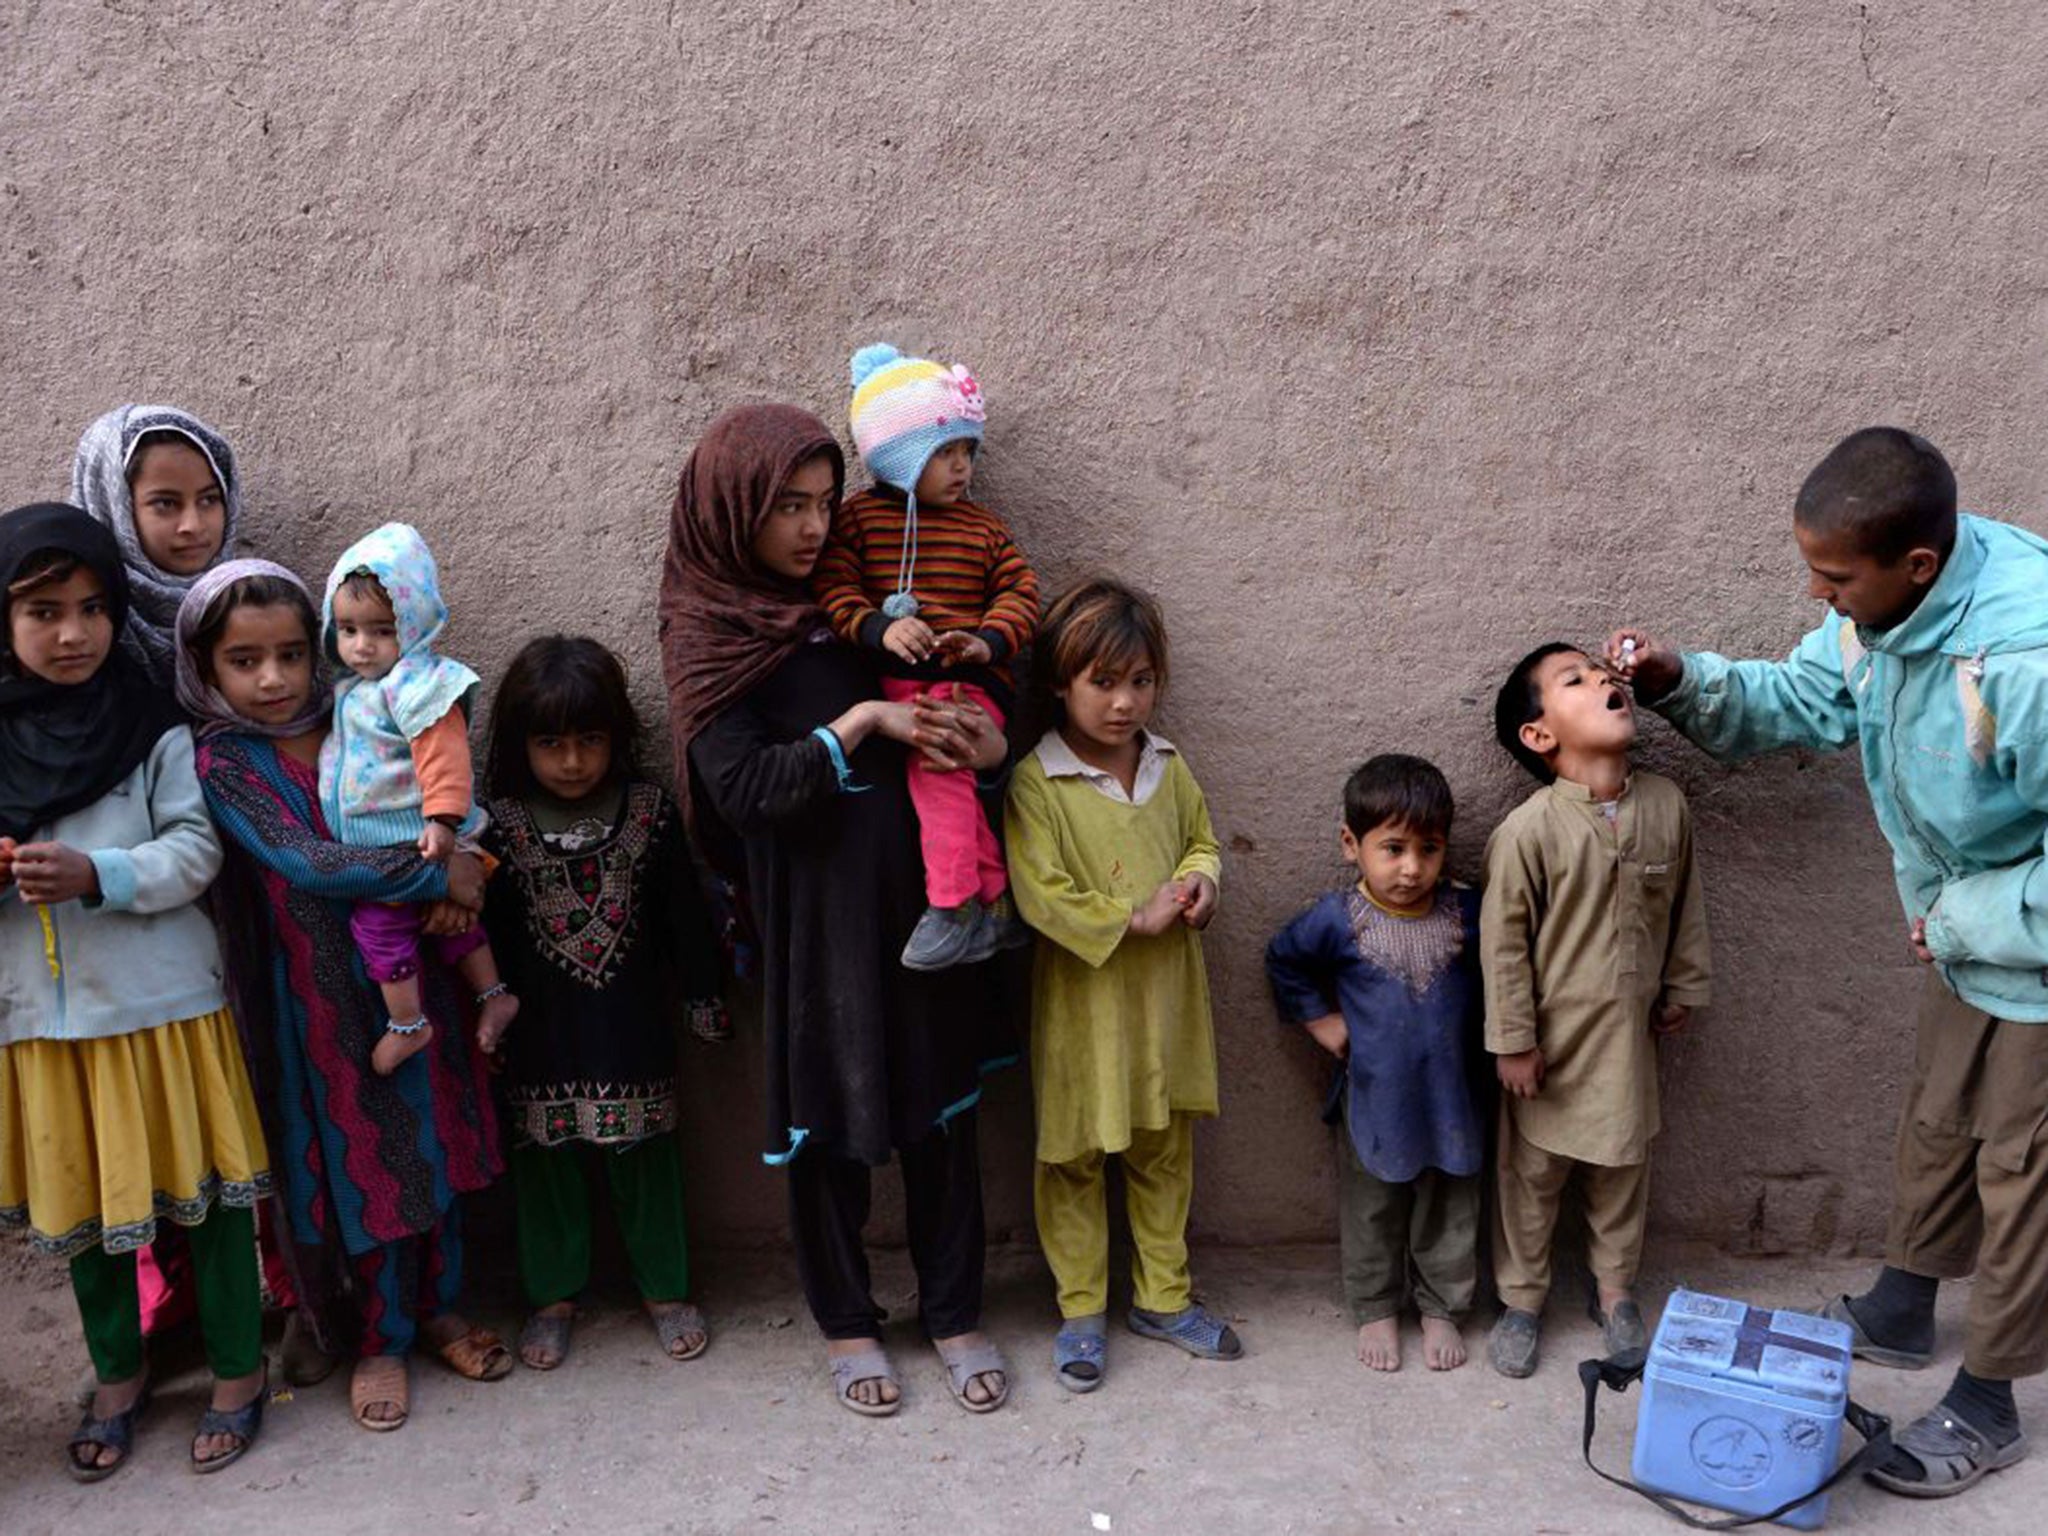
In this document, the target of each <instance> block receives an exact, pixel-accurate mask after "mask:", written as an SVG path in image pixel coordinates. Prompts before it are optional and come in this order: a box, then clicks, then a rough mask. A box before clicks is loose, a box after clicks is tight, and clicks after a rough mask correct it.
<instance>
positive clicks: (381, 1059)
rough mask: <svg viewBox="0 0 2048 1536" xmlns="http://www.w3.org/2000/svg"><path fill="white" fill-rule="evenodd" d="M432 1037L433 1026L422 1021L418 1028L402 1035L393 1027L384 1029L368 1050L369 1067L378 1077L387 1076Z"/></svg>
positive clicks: (415, 1053) (427, 1043) (426, 1045)
mask: <svg viewBox="0 0 2048 1536" xmlns="http://www.w3.org/2000/svg"><path fill="white" fill-rule="evenodd" d="M433 1039H434V1026H433V1025H431V1024H427V1023H425V1022H424V1021H422V1025H421V1027H420V1028H419V1029H416V1030H414V1031H413V1032H412V1033H411V1034H409V1035H402V1034H400V1033H399V1032H398V1031H397V1030H395V1029H386V1030H385V1031H384V1033H383V1035H382V1036H381V1037H380V1038H379V1039H378V1041H377V1044H376V1047H375V1048H374V1049H373V1050H372V1051H371V1052H370V1068H371V1070H372V1071H374V1072H375V1073H376V1074H377V1075H378V1076H379V1077H389V1076H390V1075H391V1074H392V1073H394V1072H396V1071H397V1070H398V1069H399V1068H400V1067H402V1066H404V1065H405V1063H406V1062H407V1061H408V1060H409V1059H411V1058H412V1057H413V1056H416V1055H418V1054H419V1053H420V1052H421V1051H423V1050H425V1049H426V1048H427V1047H428V1045H430V1044H431V1043H432V1042H433Z"/></svg>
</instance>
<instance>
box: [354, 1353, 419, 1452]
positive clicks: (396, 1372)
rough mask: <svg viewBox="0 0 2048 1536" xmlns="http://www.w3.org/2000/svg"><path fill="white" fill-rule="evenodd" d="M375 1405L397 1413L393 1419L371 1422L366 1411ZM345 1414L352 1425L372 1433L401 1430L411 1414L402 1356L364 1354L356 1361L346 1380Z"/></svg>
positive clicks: (409, 1384)
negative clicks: (346, 1404) (346, 1412)
mask: <svg viewBox="0 0 2048 1536" xmlns="http://www.w3.org/2000/svg"><path fill="white" fill-rule="evenodd" d="M379 1403H383V1404H385V1405H387V1406H389V1407H392V1408H396V1409H397V1410H398V1417H397V1418H395V1419H373V1418H371V1417H370V1416H369V1414H370V1410H371V1409H372V1408H375V1407H376V1406H377V1405H378V1404H379ZM348 1411H349V1413H350V1415H351V1416H352V1417H353V1418H354V1419H355V1421H356V1423H357V1424H359V1425H361V1426H362V1427H363V1428H364V1429H367V1430H369V1431H370V1432H371V1433H372V1434H380V1435H381V1434H388V1433H390V1431H392V1430H394V1429H402V1428H404V1427H405V1421H406V1420H407V1419H408V1418H409V1417H411V1415H412V1382H411V1381H410V1380H409V1379H408V1378H407V1376H406V1370H405V1357H404V1356H403V1355H365V1356H364V1357H363V1358H362V1359H360V1360H358V1361H357V1362H356V1368H355V1370H354V1371H353V1372H352V1373H351V1374H350V1376H349V1379H348Z"/></svg>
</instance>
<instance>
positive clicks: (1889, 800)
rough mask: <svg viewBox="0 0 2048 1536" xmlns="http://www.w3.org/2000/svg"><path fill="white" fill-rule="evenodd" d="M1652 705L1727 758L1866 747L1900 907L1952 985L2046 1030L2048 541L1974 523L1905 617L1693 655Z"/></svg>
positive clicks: (1966, 521) (1826, 626)
mask: <svg viewBox="0 0 2048 1536" xmlns="http://www.w3.org/2000/svg"><path fill="white" fill-rule="evenodd" d="M1651 707H1652V708H1654V709H1656V710H1657V711H1658V713H1660V714H1662V715H1663V716H1665V718H1666V719H1668V720H1670V721H1671V723H1672V724H1673V725H1675V726H1677V727H1678V729H1679V730H1681V731H1683V732H1684V733H1685V734H1686V735H1687V736H1689V737H1690V738H1691V739H1692V740H1693V741H1695V742H1696V743H1698V744H1699V745H1700V746H1701V747H1703V748H1705V749H1706V750H1707V751H1708V752H1711V753H1712V754H1713V755H1714V756H1716V757H1721V758H1736V757H1747V756H1750V755H1752V754H1755V753H1759V752H1769V751H1773V750H1775V749H1777V748H1780V747H1811V748H1815V749H1818V750H1821V751H1833V750H1835V749H1837V748H1841V747H1846V746H1847V745H1848V744H1849V743H1850V742H1852V741H1854V742H1860V743H1861V745H1862V748H1863V777H1864V779H1865V780H1866V781H1867V782H1868V783H1869V785H1870V801H1871V805H1872V806H1873V807H1874V808H1875V809H1876V811H1877V822H1878V825H1879V826H1880V827H1881V828H1882V829H1883V830H1884V835H1885V836H1886V837H1887V838H1888V839H1889V840H1890V841H1891V845H1892V869H1893V872H1894V874H1895V875H1896V877H1897V880H1898V885H1899V899H1900V900H1901V901H1902V902H1903V903H1904V904H1905V908H1906V916H1907V919H1908V920H1909V921H1910V920H1911V919H1914V918H1918V917H1925V918H1926V919H1927V947H1928V948H1929V949H1930V950H1932V951H1933V953H1934V956H1935V959H1936V960H1937V962H1938V963H1939V964H1940V966H1941V968H1942V974H1943V975H1944V976H1945V977H1946V978H1947V980H1948V983H1949V985H1950V986H1951V987H1953V988H1954V989H1955V992H1956V994H1957V996H1959V997H1961V998H1962V999H1963V1000H1964V1001H1965V1002H1967V1003H1968V1004H1970V1006H1971V1007H1973V1008H1981V1009H1983V1010H1984V1011H1985V1012H1986V1013H1990V1014H1995V1015H1996V1016H1998V1017H1999V1018H2002V1019H2018V1020H2022V1021H2025V1022H2028V1023H2035V1024H2039V1023H2048V857H2044V846H2043V845H2044V839H2048V541H2044V540H2042V539H2039V538H2036V537H2035V536H2034V535H2033V534H2031V533H2028V532H2026V531H2025V530H2024V529H2020V528H2014V527H2011V526H2010V525H2008V524H2005V523H1997V522H1992V521H1990V520H1989V519H1987V518H1981V517H1969V516H1965V517H1963V518H1961V519H1959V526H1958V528H1957V531H1956V547H1955V550H1954V552H1953V553H1952V554H1951V555H1950V556H1949V558H1948V563H1947V564H1946V565H1945V566H1943V567H1942V571H1941V574H1940V575H1939V576H1937V577H1936V578H1935V581H1934V585H1933V586H1932V587H1930V588H1929V589H1928V592H1927V596H1926V597H1925V598H1923V599H1922V600H1921V603H1920V606H1919V607H1918V608H1916V609H1915V610H1914V611H1913V613H1912V616H1911V617H1909V618H1908V619H1906V620H1905V622H1904V623H1902V624H1899V625H1896V626H1895V627H1893V628H1891V629H1888V630H1884V631H1882V632H1880V631H1876V630H1868V629H1863V628H1861V627H1859V626H1857V625H1854V624H1851V623H1850V622H1849V621H1848V620H1846V619H1844V618H1841V617H1840V616H1838V615H1836V614H1833V613H1830V614H1829V615H1828V617H1827V619H1826V621H1825V622H1824V623H1822V625H1821V626H1820V628H1818V629H1816V630H1814V631H1813V633H1812V634H1810V635H1808V636H1807V637H1806V638H1805V639H1804V640H1802V641H1800V642H1799V645H1798V648H1797V649H1795V650H1794V651H1793V652H1792V654H1791V655H1790V656H1789V657H1787V658H1786V659H1785V660H1784V661H1778V662H1771V661H1729V660H1728V659H1727V658H1726V657H1723V656H1714V655H1710V654H1705V653H1696V654H1691V655H1688V656H1687V657H1686V658H1685V674H1684V677H1683V678H1682V679H1681V681H1680V682H1679V683H1678V684H1677V686H1676V687H1674V688H1673V689H1672V690H1671V691H1670V692H1669V693H1668V694H1666V695H1665V696H1664V697H1663V698H1661V699H1658V700H1655V701H1654V702H1653V703H1652V705H1651Z"/></svg>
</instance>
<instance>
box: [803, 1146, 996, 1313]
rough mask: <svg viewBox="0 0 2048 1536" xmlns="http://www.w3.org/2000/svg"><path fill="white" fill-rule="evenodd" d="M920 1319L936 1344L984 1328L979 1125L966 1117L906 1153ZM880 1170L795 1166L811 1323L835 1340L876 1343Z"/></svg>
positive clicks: (811, 1159)
mask: <svg viewBox="0 0 2048 1536" xmlns="http://www.w3.org/2000/svg"><path fill="white" fill-rule="evenodd" d="M897 1159H898V1161H899V1162H900V1163H901V1165H902V1168H903V1197H904V1207H905V1211H904V1217H905V1224H906V1226H907V1228H908V1235H909V1238H910V1261H911V1263H912V1264H913V1265H915V1266H916V1268H917V1296H918V1313H919V1316H920V1317H921V1319H922V1320H923V1323H924V1327H925V1332H926V1333H928V1334H929V1335H930V1336H931V1337H933V1338H935V1339H946V1338H951V1337H953V1335H955V1334H960V1333H971V1332H972V1331H973V1330H974V1329H976V1328H978V1327H980V1326H981V1276H982V1262H983V1257H984V1248H985V1246H986V1237H987V1232H986V1228H985V1226H984V1224H983V1220H982V1211H981V1135H980V1120H979V1118H978V1116H977V1113H976V1111H975V1110H973V1109H968V1110H963V1111H962V1112H961V1113H959V1114H957V1115H955V1116H954V1117H953V1118H952V1119H951V1120H948V1121H947V1122H946V1123H945V1124H944V1125H943V1126H941V1127H939V1128H938V1129H936V1130H934V1131H933V1132H932V1133H931V1134H930V1135H928V1136H927V1137H925V1139H924V1140H923V1141H921V1142H919V1143H918V1144H917V1145H916V1146H914V1147H904V1148H901V1149H899V1150H898V1152H897ZM872 1172H873V1170H872V1169H870V1168H869V1167H868V1166H867V1164H865V1163H861V1162H856V1161H854V1160H853V1159H851V1158H844V1157H835V1156H833V1154H831V1153H830V1152H827V1151H825V1150H823V1149H822V1148H806V1149H805V1150H804V1151H802V1152H800V1153H799V1154H797V1156H796V1158H795V1159H794V1160H793V1161H792V1162H791V1163H790V1165H789V1225H790V1232H791V1234H792V1235H793V1236H794V1238H795V1240H796V1267H797V1274H798V1276H799V1277H800V1278H801V1279H802V1281H803V1287H804V1300H805V1301H806V1302H808V1303H809V1304H810V1308H811V1316H813V1317H814V1318H816V1319H817V1320H818V1327H819V1329H820V1330H821V1331H822V1332H823V1333H824V1335H825V1337H826V1338H828V1339H873V1338H880V1337H881V1333H882V1317H883V1312H882V1309H881V1308H880V1307H878V1306H876V1305H875V1298H874V1296H873V1295H872V1294H871V1292H870V1290H869V1277H868V1255H867V1249H866V1248H865V1247H864V1246H863V1245H862V1243H861V1232H862V1229H863V1228H865V1227H866V1226H867V1223H868V1211H869V1208H870V1203H871V1202H870V1187H869V1186H870V1178H871V1175H872Z"/></svg>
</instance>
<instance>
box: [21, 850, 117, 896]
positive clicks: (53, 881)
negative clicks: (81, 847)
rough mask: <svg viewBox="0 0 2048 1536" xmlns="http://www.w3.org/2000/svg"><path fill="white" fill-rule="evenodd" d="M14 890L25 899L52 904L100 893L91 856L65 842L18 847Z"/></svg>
mask: <svg viewBox="0 0 2048 1536" xmlns="http://www.w3.org/2000/svg"><path fill="white" fill-rule="evenodd" d="M13 866H14V890H15V894H16V895H18V896H19V897H20V898H21V899H22V900H23V901H30V902H40V903H42V904H44V905H46V906H47V905H52V904H54V903H56V902H60V901H77V900H80V899H81V898H83V897H86V896H97V895H99V893H100V872H99V870H98V869H97V868H95V867H94V865H93V862H92V860H91V859H89V858H87V857H86V856H85V855H84V854H82V853H80V852H79V851H78V850H77V849H76V848H72V847H68V846H66V845H65V844H63V843H23V844H22V845H20V846H19V847H17V848H16V849H15V850H14V859H13Z"/></svg>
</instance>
